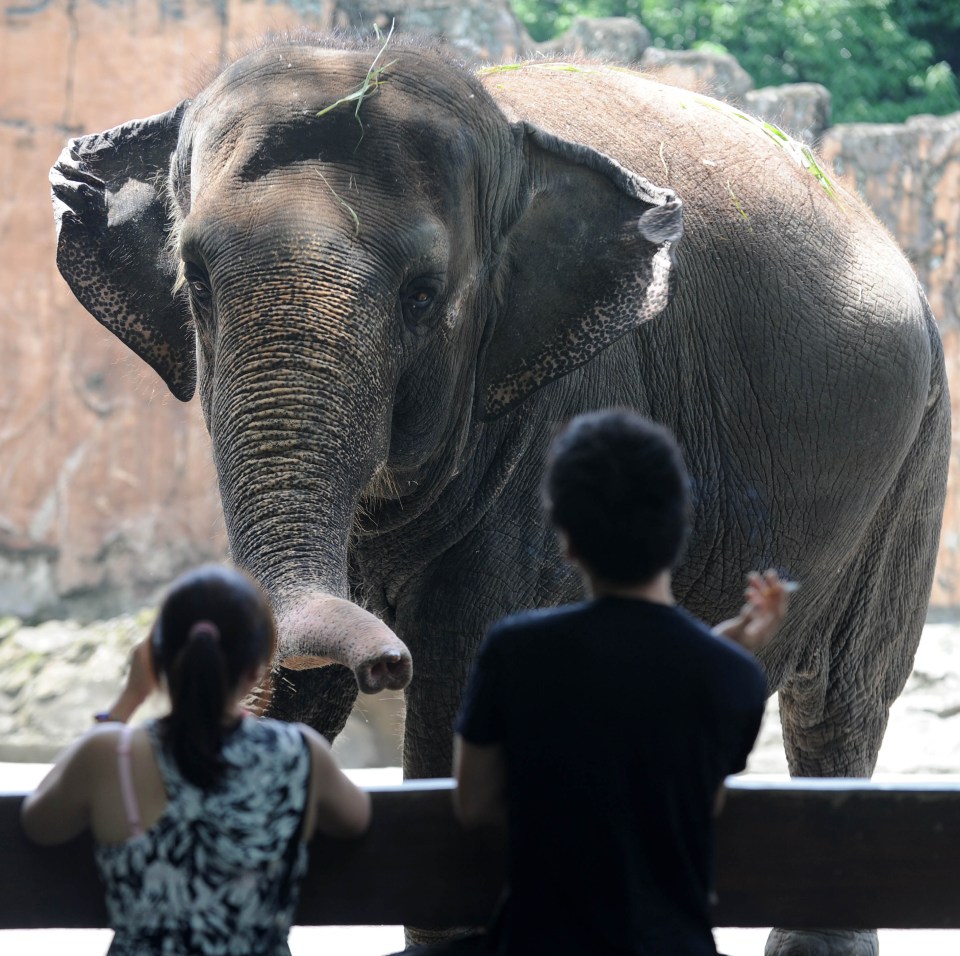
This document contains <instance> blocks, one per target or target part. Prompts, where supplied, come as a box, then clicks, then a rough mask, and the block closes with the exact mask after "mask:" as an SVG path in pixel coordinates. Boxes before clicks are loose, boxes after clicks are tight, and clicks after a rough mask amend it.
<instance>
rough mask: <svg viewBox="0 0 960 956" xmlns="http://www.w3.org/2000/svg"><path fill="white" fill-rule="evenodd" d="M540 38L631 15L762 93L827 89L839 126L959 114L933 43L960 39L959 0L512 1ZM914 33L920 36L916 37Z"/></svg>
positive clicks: (668, 43) (951, 78) (657, 38)
mask: <svg viewBox="0 0 960 956" xmlns="http://www.w3.org/2000/svg"><path fill="white" fill-rule="evenodd" d="M514 8H515V10H516V11H517V13H518V15H519V16H520V18H521V20H523V22H524V23H525V24H526V25H527V29H528V30H529V31H530V32H531V35H532V36H533V37H534V38H535V39H545V38H548V37H550V36H555V35H557V34H559V33H561V32H563V30H565V29H566V28H567V27H568V26H569V24H570V23H571V22H572V20H573V18H574V17H575V16H577V15H581V16H632V17H635V18H636V19H638V20H640V22H642V23H643V24H644V26H646V27H647V29H648V30H649V31H650V33H651V35H652V36H653V38H654V42H655V43H656V44H657V45H658V46H663V47H667V48H669V49H685V50H691V49H711V50H721V51H726V52H728V53H730V54H731V55H732V56H734V57H735V58H736V59H737V61H738V62H739V63H740V64H741V66H743V68H744V69H745V70H746V71H747V72H748V73H749V74H750V75H751V76H752V77H753V79H754V82H755V83H756V84H757V86H776V85H779V84H782V83H798V82H815V83H822V84H823V85H824V86H826V87H827V89H829V90H830V92H831V94H832V96H833V108H834V120H835V122H852V121H858V120H860V121H871V122H883V121H888V122H898V121H901V120H903V119H904V118H905V117H907V116H909V115H911V114H913V113H922V112H930V113H938V114H943V113H949V112H953V111H956V110H960V90H958V84H957V77H956V75H955V73H954V72H953V70H952V69H951V68H950V66H949V64H948V63H947V62H944V61H942V60H938V58H937V56H936V55H935V53H934V46H933V45H932V41H931V39H927V38H928V37H930V38H935V37H941V38H943V39H944V43H945V47H944V49H945V50H948V49H949V42H948V41H949V38H950V36H951V32H950V31H951V30H954V29H956V30H957V34H956V35H957V36H958V37H960V3H957V0H949V2H947V0H919V2H918V0H683V2H681V0H582V2H575V0H514ZM911 31H915V32H911Z"/></svg>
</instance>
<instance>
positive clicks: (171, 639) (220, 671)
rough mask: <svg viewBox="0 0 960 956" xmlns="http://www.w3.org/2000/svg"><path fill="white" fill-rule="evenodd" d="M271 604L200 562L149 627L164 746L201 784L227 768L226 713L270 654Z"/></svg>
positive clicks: (225, 571) (242, 581)
mask: <svg viewBox="0 0 960 956" xmlns="http://www.w3.org/2000/svg"><path fill="white" fill-rule="evenodd" d="M275 644H276V632H275V629H274V623H273V614H272V613H271V610H270V605H269V603H268V601H267V599H266V597H265V596H264V594H263V592H262V591H261V590H260V588H259V586H258V585H257V584H256V582H254V581H253V580H252V579H251V578H248V577H247V576H246V575H245V574H242V573H241V572H239V571H236V570H233V569H231V568H226V567H222V566H220V565H205V566H204V567H201V568H198V569H197V570H195V571H191V572H188V573H187V574H185V575H183V576H182V577H181V578H179V579H178V580H177V581H176V582H174V584H173V586H172V588H171V589H170V592H169V594H168V595H167V597H166V599H165V600H164V602H163V605H162V606H161V608H160V613H159V615H158V616H157V620H156V623H155V624H154V627H153V639H152V645H151V646H152V652H153V661H154V669H155V670H156V672H157V674H158V675H162V676H163V677H164V678H165V679H166V682H167V687H168V690H169V692H170V705H171V707H170V715H169V716H168V717H165V718H164V719H163V721H162V722H161V728H162V736H163V743H164V747H165V748H166V749H167V750H168V751H169V753H170V755H171V756H172V757H173V759H174V762H175V763H176V765H177V769H178V770H179V771H180V773H181V774H182V775H183V777H184V778H185V779H186V780H187V781H189V782H190V783H192V784H194V785H195V786H197V787H200V788H201V789H203V790H211V789H214V788H215V787H217V785H218V784H219V783H220V781H221V779H222V777H223V775H224V773H225V772H226V771H227V770H228V769H229V767H228V764H227V761H226V760H224V757H223V753H222V751H223V744H224V736H225V734H224V730H225V728H224V720H225V718H226V717H227V707H228V704H229V702H230V699H231V695H232V694H233V693H235V692H236V691H237V688H238V686H239V685H240V682H241V680H242V679H243V678H244V676H245V675H247V674H249V673H250V672H251V671H252V670H255V669H256V667H258V666H259V665H261V664H264V663H266V662H267V661H268V660H269V659H270V657H271V656H272V654H273V651H274V648H275Z"/></svg>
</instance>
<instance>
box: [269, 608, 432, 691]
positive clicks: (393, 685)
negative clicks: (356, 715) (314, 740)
mask: <svg viewBox="0 0 960 956" xmlns="http://www.w3.org/2000/svg"><path fill="white" fill-rule="evenodd" d="M277 625H278V631H279V635H280V636H279V647H278V662H279V664H280V666H281V667H284V668H287V669H289V670H304V669H308V668H312V667H323V666H325V665H327V664H331V663H338V664H343V665H345V666H346V667H349V668H350V669H351V670H352V671H353V673H354V674H355V675H356V678H357V684H358V685H359V687H360V690H362V691H363V692H364V693H365V694H375V693H377V692H378V691H381V690H401V689H402V688H404V687H406V686H407V684H409V683H410V678H411V676H412V674H413V664H412V661H411V659H410V652H409V651H408V650H407V648H406V646H405V645H404V644H403V642H402V641H401V640H400V639H399V638H398V637H397V636H396V635H395V634H394V633H393V631H391V630H390V628H388V627H387V626H386V625H385V624H384V623H383V622H382V621H381V620H379V618H376V617H374V616H373V615H372V614H370V613H369V612H367V611H365V610H363V608H361V607H358V606H357V605H356V604H353V603H352V602H350V601H345V600H343V599H342V598H338V597H334V596H332V595H325V594H313V595H305V596H302V597H298V598H297V599H295V600H294V601H293V603H291V604H289V605H287V606H284V607H282V608H281V610H280V612H279V615H278V618H277ZM322 648H326V649H329V653H330V656H329V657H327V656H323V657H320V656H318V650H319V649H322ZM334 655H335V656H334Z"/></svg>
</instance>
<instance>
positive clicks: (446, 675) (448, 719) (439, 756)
mask: <svg viewBox="0 0 960 956" xmlns="http://www.w3.org/2000/svg"><path fill="white" fill-rule="evenodd" d="M470 643H473V642H472V641H471V642H470ZM469 656H470V657H472V655H469ZM469 666H470V660H469V659H463V658H456V657H454V656H453V655H451V657H449V658H446V657H442V656H441V657H436V658H434V659H433V660H429V659H428V660H422V659H420V658H417V659H416V665H415V667H416V669H415V672H414V678H413V681H412V682H411V684H410V686H409V687H408V688H407V689H406V722H405V728H404V735H403V775H404V777H405V778H407V779H418V778H419V779H422V778H424V777H449V776H450V775H451V773H452V772H453V728H454V723H455V721H456V716H457V712H458V711H459V709H460V700H461V697H462V695H463V688H464V685H465V683H466V679H467V674H468V671H469Z"/></svg>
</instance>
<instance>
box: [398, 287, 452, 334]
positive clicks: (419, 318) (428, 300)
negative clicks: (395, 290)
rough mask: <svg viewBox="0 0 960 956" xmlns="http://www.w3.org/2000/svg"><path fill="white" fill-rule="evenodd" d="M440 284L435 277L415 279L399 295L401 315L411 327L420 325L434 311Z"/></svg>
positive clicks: (438, 296)
mask: <svg viewBox="0 0 960 956" xmlns="http://www.w3.org/2000/svg"><path fill="white" fill-rule="evenodd" d="M442 288H443V287H442V284H441V283H440V282H439V281H437V280H435V279H416V280H414V281H413V282H411V283H410V284H409V285H408V286H406V288H404V290H403V292H402V293H401V295H400V304H401V306H402V307H403V317H404V319H405V320H406V322H407V324H408V325H410V326H412V327H413V328H417V327H422V326H423V323H424V322H425V320H426V319H427V318H428V317H429V316H430V315H431V314H432V313H433V312H434V309H435V306H436V304H437V302H438V301H439V299H440V293H441V291H442Z"/></svg>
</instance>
